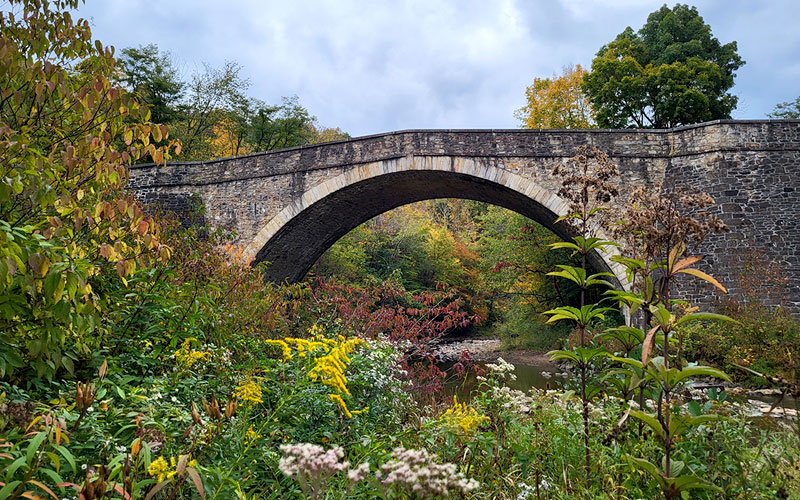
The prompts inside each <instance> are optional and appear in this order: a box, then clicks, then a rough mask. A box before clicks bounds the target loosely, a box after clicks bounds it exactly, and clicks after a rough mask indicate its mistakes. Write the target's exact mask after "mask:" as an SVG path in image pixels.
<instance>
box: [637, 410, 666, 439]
mask: <svg viewBox="0 0 800 500" xmlns="http://www.w3.org/2000/svg"><path fill="white" fill-rule="evenodd" d="M631 416H632V417H634V418H637V419H639V420H641V421H642V422H644V423H645V424H647V426H648V427H650V428H651V429H653V432H655V434H656V436H658V438H659V442H660V444H661V443H663V441H664V428H663V427H662V426H661V422H659V421H658V420H657V419H656V417H655V416H653V415H650V414H647V413H644V412H643V411H640V410H631Z"/></svg>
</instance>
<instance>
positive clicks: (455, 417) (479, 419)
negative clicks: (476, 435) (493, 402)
mask: <svg viewBox="0 0 800 500" xmlns="http://www.w3.org/2000/svg"><path fill="white" fill-rule="evenodd" d="M487 420H489V417H487V416H486V415H481V414H480V413H478V410H476V409H475V408H473V407H471V406H467V404H466V403H459V402H458V398H457V397H456V396H453V407H452V408H449V409H448V410H447V411H446V412H444V414H443V415H442V422H443V423H444V426H445V427H446V428H449V429H450V430H454V431H459V432H460V433H461V434H463V435H464V436H465V437H469V434H470V432H472V431H474V430H476V429H477V428H478V427H480V426H481V424H483V423H484V422H486V421H487Z"/></svg>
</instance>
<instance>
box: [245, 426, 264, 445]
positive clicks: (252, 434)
mask: <svg viewBox="0 0 800 500" xmlns="http://www.w3.org/2000/svg"><path fill="white" fill-rule="evenodd" d="M260 437H261V434H256V430H255V428H254V427H253V425H252V424H250V427H248V428H247V431H245V433H244V444H249V443H252V442H253V441H255V440H256V439H258V438H260Z"/></svg>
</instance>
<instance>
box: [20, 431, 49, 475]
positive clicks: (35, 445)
mask: <svg viewBox="0 0 800 500" xmlns="http://www.w3.org/2000/svg"><path fill="white" fill-rule="evenodd" d="M45 439H47V431H41V432H39V433H38V434H36V435H35V436H33V439H31V442H30V444H28V449H27V451H26V452H25V463H27V464H28V467H30V466H31V464H33V458H34V457H35V456H36V452H37V451H39V447H40V446H41V445H42V443H43V442H44V440H45Z"/></svg>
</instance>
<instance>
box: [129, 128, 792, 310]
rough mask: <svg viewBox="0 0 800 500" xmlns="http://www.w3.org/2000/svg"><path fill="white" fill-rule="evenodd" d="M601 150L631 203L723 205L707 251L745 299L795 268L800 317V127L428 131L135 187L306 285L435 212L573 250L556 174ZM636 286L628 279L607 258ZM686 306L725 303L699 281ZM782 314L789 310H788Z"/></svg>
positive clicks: (161, 175)
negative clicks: (585, 151)
mask: <svg viewBox="0 0 800 500" xmlns="http://www.w3.org/2000/svg"><path fill="white" fill-rule="evenodd" d="M584 144H590V145H595V146H597V147H598V148H599V149H601V150H603V151H605V152H606V153H607V154H609V156H610V157H611V158H612V159H613V160H614V161H616V163H617V164H618V165H619V169H620V173H621V176H620V187H621V188H622V189H621V191H622V193H623V196H622V197H620V198H619V199H618V201H617V203H625V202H626V200H625V198H626V195H628V194H630V192H632V191H633V190H634V189H635V188H636V187H637V186H641V185H646V186H652V187H653V188H654V189H664V188H667V189H668V188H669V187H671V186H689V187H691V188H693V189H696V190H699V191H706V192H708V193H709V194H711V195H712V196H714V198H715V199H716V201H717V205H716V207H715V210H716V212H717V213H718V214H719V216H720V217H721V218H722V219H723V220H724V221H725V222H726V223H727V224H728V226H729V227H730V228H731V232H730V233H728V234H726V235H721V236H714V237H710V238H708V240H707V241H706V242H705V243H704V244H703V245H702V246H701V248H700V249H699V251H700V252H701V253H704V254H706V255H707V259H706V262H707V263H706V264H705V265H707V266H711V267H712V268H713V274H714V275H715V276H716V277H717V278H719V279H720V281H722V282H723V283H724V284H725V285H726V286H728V287H729V289H730V291H731V293H732V294H733V295H735V296H737V295H741V294H743V293H744V290H742V289H741V288H740V287H738V286H737V283H736V278H737V277H738V276H739V273H740V272H741V270H742V269H743V268H744V267H745V266H747V265H748V262H749V260H748V259H752V256H753V254H754V252H761V253H763V254H764V255H765V257H766V258H767V259H768V260H769V261H771V262H773V263H774V264H775V265H778V266H781V268H782V270H783V273H784V274H785V276H787V278H788V286H787V293H786V294H785V295H784V296H783V298H782V299H783V300H784V302H787V303H788V305H790V307H792V309H793V310H794V311H795V312H800V298H798V296H799V295H800V293H798V292H800V223H799V222H798V220H799V219H800V218H799V216H800V200H798V199H797V193H798V191H800V121H797V120H758V121H732V120H725V121H716V122H710V123H705V124H699V125H692V126H687V127H681V128H676V129H669V130H428V131H415V130H412V131H401V132H392V133H387V134H380V135H374V136H368V137H360V138H355V139H350V140H346V141H340V142H334V143H327V144H320V145H314V146H306V147H300V148H292V149H286V150H281V151H271V152H267V153H259V154H253V155H248V156H242V157H236V158H226V159H222V160H213V161H207V162H195V163H174V164H169V165H167V166H165V167H156V166H153V165H142V166H136V167H134V168H132V170H131V186H132V188H133V189H134V190H135V191H136V193H137V196H138V197H139V198H140V199H142V200H143V201H145V202H148V203H150V202H154V203H158V204H161V205H162V206H165V207H166V208H169V209H171V210H175V211H178V212H184V211H185V210H186V209H187V207H188V206H189V200H190V199H191V197H192V196H193V195H196V196H197V198H198V201H199V202H200V203H202V205H203V206H204V207H205V212H204V214H203V217H204V219H205V221H206V222H207V223H209V224H210V225H212V226H216V227H227V228H230V229H233V230H235V231H236V233H237V234H238V238H239V241H240V242H241V243H242V244H243V245H245V246H246V257H248V258H253V259H256V260H259V261H260V260H266V261H269V262H271V263H272V265H271V267H270V269H271V274H270V277H271V278H272V279H276V280H281V279H290V280H292V279H298V278H300V277H302V275H303V274H304V273H305V272H306V271H307V270H308V268H309V267H310V266H311V265H312V264H313V263H314V262H315V261H316V259H317V258H318V257H319V255H321V253H322V252H323V251H324V250H325V249H327V248H328V247H329V246H330V245H331V244H333V243H334V242H335V241H336V240H337V239H339V238H340V237H341V236H343V235H344V234H346V233H347V232H348V231H350V230H351V229H353V228H354V227H355V226H357V225H358V224H360V223H362V222H364V221H366V220H368V219H369V218H371V217H373V216H375V215H378V214H380V213H382V212H384V211H386V210H390V209H392V208H395V207H397V206H400V205H403V204H406V203H411V202H414V201H419V200H424V199H430V198H469V199H475V200H480V201H486V202H489V203H493V204H496V205H500V206H503V207H506V208H509V209H511V210H514V211H517V212H519V213H521V214H523V215H526V216H528V217H530V218H532V219H534V220H536V221H538V222H540V223H541V224H543V225H545V226H546V227H548V228H550V229H552V230H553V231H555V232H556V233H557V234H559V235H560V236H562V237H567V236H568V233H567V231H566V230H565V228H563V227H561V226H560V225H558V224H556V223H555V220H556V218H557V217H559V216H560V215H563V214H564V211H565V210H566V204H565V203H564V201H563V200H561V199H559V197H558V196H557V195H556V194H555V193H556V192H557V190H558V188H557V186H558V179H555V178H553V176H552V175H551V172H552V169H553V166H554V165H556V164H558V163H561V162H564V161H566V160H567V159H568V158H570V157H572V156H573V155H574V154H575V150H576V148H577V147H578V146H581V145H584ZM595 265H596V266H597V267H598V268H607V269H610V270H612V271H614V273H615V274H616V275H617V276H618V277H620V280H621V281H623V280H624V278H623V277H622V273H621V269H619V266H617V265H611V264H609V261H608V259H602V258H599V257H598V258H596V259H595ZM681 292H682V294H684V295H685V296H687V297H689V298H691V300H692V301H693V302H695V303H705V304H706V305H708V303H709V302H714V301H716V300H718V296H717V295H716V292H714V291H713V290H711V288H710V287H707V286H705V285H703V284H702V283H700V282H698V281H692V280H684V281H683V283H682V284H681ZM775 300H778V299H775Z"/></svg>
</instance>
